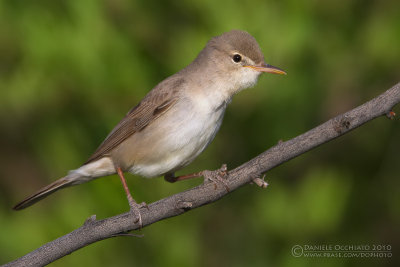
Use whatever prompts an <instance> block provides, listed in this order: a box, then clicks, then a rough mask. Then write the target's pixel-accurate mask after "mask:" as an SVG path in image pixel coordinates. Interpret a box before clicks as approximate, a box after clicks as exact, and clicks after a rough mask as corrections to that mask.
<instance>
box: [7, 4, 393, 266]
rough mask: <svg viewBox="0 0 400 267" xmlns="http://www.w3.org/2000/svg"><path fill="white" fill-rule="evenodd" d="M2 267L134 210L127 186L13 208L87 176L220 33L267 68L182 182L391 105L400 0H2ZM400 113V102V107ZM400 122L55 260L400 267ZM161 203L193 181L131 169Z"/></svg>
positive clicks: (99, 187)
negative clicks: (119, 133)
mask: <svg viewBox="0 0 400 267" xmlns="http://www.w3.org/2000/svg"><path fill="white" fill-rule="evenodd" d="M0 25H1V26H0V127H1V128H0V149H1V153H0V164H1V167H0V264H2V263H6V262H8V261H11V260H13V259H15V258H17V257H19V256H22V255H24V254H26V253H28V252H30V251H31V250H33V249H36V248H37V247H39V246H41V245H43V244H44V243H46V242H48V241H51V240H53V239H55V238H57V237H59V236H61V235H64V234H67V233H68V232H70V231H72V230H74V229H75V228H77V227H80V226H81V225H82V224H83V222H84V220H85V219H86V218H88V217H89V216H90V215H92V214H96V215H97V218H98V219H102V218H106V217H109V216H113V215H116V214H119V213H122V212H126V211H127V210H128V203H127V201H126V197H125V194H124V191H123V189H122V186H121V184H120V181H119V178H118V177H117V176H110V177H106V178H102V179H99V180H96V181H93V182H90V183H87V184H83V185H80V186H78V187H72V188H68V189H66V190H62V191H59V192H57V193H56V194H54V195H52V196H50V197H49V198H47V199H45V200H43V201H41V202H39V203H38V204H36V205H34V206H32V207H30V208H28V209H26V210H23V211H20V212H14V211H12V210H11V207H12V206H13V205H14V204H16V203H17V202H18V201H20V200H22V199H23V198H24V197H26V196H27V195H29V194H31V193H33V192H34V191H35V190H37V189H39V188H40V187H42V186H44V185H47V184H48V183H50V182H52V181H54V180H55V179H57V178H59V177H62V176H64V175H65V174H66V173H67V171H68V170H70V169H75V168H77V167H79V166H80V165H81V164H82V163H83V162H85V161H86V159H87V158H88V157H89V156H90V155H91V153H92V152H93V151H94V150H95V149H96V148H97V146H98V145H99V144H100V143H101V142H102V141H103V139H104V138H105V137H106V135H107V134H108V133H109V131H110V130H111V129H112V128H113V127H114V126H115V125H116V124H117V123H118V121H119V120H120V119H121V118H122V117H123V116H124V115H125V114H126V112H127V111H128V110H129V109H130V108H131V107H133V106H134V105H136V104H137V103H138V102H139V101H140V100H141V98H142V97H143V96H144V95H145V94H146V93H147V92H148V91H149V90H151V89H152V88H153V87H154V86H155V85H156V84H157V83H158V82H160V81H161V80H163V79H164V78H166V77H168V76H169V75H172V74H173V73H175V72H177V71H179V70H180V69H182V68H183V67H185V66H186V65H187V64H189V63H190V62H191V61H192V60H193V59H194V58H195V57H196V55H197V54H198V52H199V51H200V50H201V49H202V48H203V47H204V45H205V44H206V42H207V41H208V40H209V39H210V38H211V37H212V36H216V35H219V34H221V33H223V32H226V31H229V30H231V29H242V30H246V31H248V32H249V33H251V34H252V35H253V36H254V37H255V38H256V39H257V40H258V42H259V44H260V46H261V48H262V50H263V52H264V55H265V58H266V62H268V63H270V64H272V65H276V66H278V67H281V68H283V69H284V70H286V71H287V73H288V75H287V76H278V75H264V76H263V77H261V78H260V80H259V82H258V84H257V85H256V86H255V87H254V88H252V89H249V90H246V91H244V92H242V93H240V94H239V95H237V96H235V98H234V100H233V102H232V104H231V105H230V106H229V108H228V110H227V113H226V115H225V120H224V123H223V125H222V127H221V130H220V132H219V133H218V134H217V136H216V138H215V140H214V142H212V144H211V145H210V146H209V148H208V149H207V150H206V151H205V152H204V153H203V154H201V155H200V157H199V158H198V159H196V161H194V162H193V163H192V164H191V165H190V166H188V167H187V168H185V169H184V170H183V171H181V172H179V173H178V174H184V173H190V172H194V171H199V170H203V169H216V168H219V167H220V166H221V164H222V163H227V164H228V168H230V169H232V168H234V167H236V166H238V165H240V164H242V163H244V162H246V161H247V160H249V159H251V158H253V157H255V156H256V155H258V154H259V153H261V152H263V151H264V150H266V149H268V148H269V147H271V146H273V145H275V144H276V143H277V142H278V141H279V140H281V139H282V140H288V139H290V138H293V137H295V136H297V135H299V134H301V133H303V132H305V131H307V130H309V129H311V128H313V127H315V126H317V125H319V124H320V123H322V122H324V121H326V120H328V119H330V118H331V117H333V116H336V115H338V114H340V113H342V112H345V111H348V110H349V109H352V108H353V107H356V106H358V105H360V104H362V103H363V102H365V101H367V100H369V99H371V98H373V97H375V96H377V95H378V94H380V93H382V92H384V91H385V90H387V89H389V88H390V87H391V86H393V85H394V84H396V83H397V82H399V78H400V63H399V58H400V46H399V44H400V2H399V1H397V0H387V1H372V0H367V1H365V0H364V1H361V0H358V1H356V0H351V1H349V0H328V1H295V0H286V1H266V0H254V1H226V0H221V1H211V0H202V1H200V0H197V1H186V0H185V1H177V0H175V1H153V0H148V1H128V0H106V1H94V0H87V1H77V0H72V1H54V0H47V1H15V0H1V1H0ZM394 111H395V112H397V113H398V114H399V113H400V108H399V107H396V108H395V109H394ZM399 137H400V122H399V119H398V118H397V119H395V120H393V121H390V120H388V119H387V118H384V117H382V118H378V119H376V120H374V121H372V122H370V123H368V124H366V125H364V126H362V127H361V128H359V129H357V130H355V131H353V132H351V133H349V134H346V135H345V136H342V137H340V138H338V139H336V140H334V141H331V142H330V143H328V144H325V145H323V146H321V147H319V148H317V149H314V150H313V151H311V152H308V153H306V154H304V155H301V156H300V157H299V158H296V159H294V160H291V161H290V162H288V163H285V164H283V165H281V166H280V167H278V168H275V169H273V170H271V171H270V172H268V173H267V176H266V180H267V181H268V182H269V183H270V186H269V187H268V189H266V190H261V189H259V188H258V187H257V186H255V185H248V186H245V187H243V188H241V189H239V190H237V191H235V192H233V193H232V194H229V195H228V196H226V197H225V198H223V199H222V200H220V201H218V202H216V203H214V204H211V205H208V206H205V207H202V208H199V209H196V210H194V211H191V212H189V213H186V214H184V215H182V216H179V217H175V218H171V219H168V220H165V221H161V222H158V223H156V224H154V225H151V226H149V227H146V228H145V229H143V230H141V231H139V233H142V234H144V237H143V238H128V237H126V238H124V237H118V238H113V239H109V240H104V241H101V242H98V243H96V244H93V245H90V246H89V247H86V248H83V249H81V250H79V251H77V252H74V253H73V254H71V255H69V256H66V257H64V258H62V259H60V260H58V261H56V262H55V263H53V264H52V266H134V265H136V266H221V265H222V266H269V265H272V266H313V265H314V266H353V265H356V264H358V265H359V264H363V265H364V266H376V265H379V266H395V265H397V266H399V265H398V264H399V257H400V250H399V245H400V230H399V225H400V208H399V206H400V194H399V190H400V180H399V171H400V169H399V168H400V167H399V166H400V158H399V151H400V138H399ZM127 178H128V183H129V186H130V189H131V191H132V192H133V196H134V198H135V199H136V200H137V201H138V202H142V201H145V202H147V203H151V202H153V201H156V200H159V199H161V198H164V197H167V196H170V195H172V194H175V193H178V192H181V191H183V190H186V189H189V188H192V187H194V186H196V185H198V184H200V183H202V179H196V180H193V181H185V182H180V183H176V184H169V183H166V182H164V180H163V179H162V178H155V179H143V178H140V177H138V176H133V175H127ZM306 244H307V245H336V244H340V245H354V244H362V245H369V246H371V247H372V246H373V245H390V246H391V248H392V255H393V256H392V257H391V258H366V259H365V258H364V259H360V258H339V259H338V258H336V259H332V258H331V259H327V258H305V257H299V258H296V257H293V256H292V253H291V250H292V247H293V246H295V245H302V246H303V245H306Z"/></svg>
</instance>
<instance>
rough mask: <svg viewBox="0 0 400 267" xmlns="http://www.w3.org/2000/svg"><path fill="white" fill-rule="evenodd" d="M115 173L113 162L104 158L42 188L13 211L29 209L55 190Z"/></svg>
mask: <svg viewBox="0 0 400 267" xmlns="http://www.w3.org/2000/svg"><path fill="white" fill-rule="evenodd" d="M114 173H115V167H114V163H113V161H112V160H111V159H110V158H109V157H104V158H101V159H99V160H96V161H94V162H91V163H88V164H85V165H83V166H81V167H80V168H78V169H76V170H72V171H70V172H69V174H68V175H67V176H65V177H63V178H61V179H58V180H57V181H55V182H53V183H51V184H49V185H48V186H45V187H43V188H42V189H40V190H39V191H37V192H36V193H35V194H33V195H31V196H29V197H27V198H25V199H24V200H22V201H21V202H20V203H18V204H17V205H15V207H14V208H13V209H14V210H22V209H25V208H26V207H29V206H31V205H33V204H35V203H36V202H38V201H39V200H41V199H43V198H45V197H47V196H48V195H50V194H52V193H54V192H56V191H57V190H59V189H61V188H64V187H68V186H71V185H77V184H83V183H86V182H89V181H90V180H93V179H95V178H98V177H102V176H106V175H110V174H114Z"/></svg>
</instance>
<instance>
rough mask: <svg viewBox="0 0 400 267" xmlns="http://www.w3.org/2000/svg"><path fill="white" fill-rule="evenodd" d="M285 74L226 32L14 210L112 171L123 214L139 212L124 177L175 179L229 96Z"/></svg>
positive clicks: (253, 45)
mask: <svg viewBox="0 0 400 267" xmlns="http://www.w3.org/2000/svg"><path fill="white" fill-rule="evenodd" d="M262 73H272V74H286V72H285V71H284V70H282V69H280V68H278V67H274V66H272V65H269V64H267V63H265V61H264V55H263V53H262V51H261V48H260V46H259V44H258V43H257V41H256V39H255V38H254V37H253V36H252V35H250V34H249V33H248V32H246V31H242V30H231V31H229V32H225V33H223V34H221V35H219V36H215V37H213V38H211V39H210V40H209V41H208V42H207V44H206V46H205V47H204V48H203V49H202V50H201V51H200V53H199V54H198V55H197V57H196V58H195V59H194V60H193V61H192V62H191V63H190V64H189V65H188V66H186V67H185V68H183V69H182V70H180V71H179V72H177V73H176V74H174V75H172V76H170V77H168V78H166V79H165V80H163V81H161V82H160V83H159V84H158V85H156V86H155V87H154V88H153V89H152V90H151V91H150V92H148V94H147V95H146V96H145V97H144V98H143V99H142V100H141V101H140V102H139V103H138V104H137V105H136V106H135V107H134V108H132V109H131V110H130V111H129V112H128V113H127V114H126V116H125V117H124V118H123V119H122V120H121V121H120V122H119V123H118V124H117V125H116V126H115V128H114V129H113V130H112V131H111V132H110V133H109V135H108V136H107V137H106V138H105V140H104V141H103V142H102V143H101V144H100V146H99V147H98V148H97V150H95V152H94V153H93V154H92V155H91V156H90V157H89V158H88V160H87V161H86V162H84V163H83V165H82V166H81V167H79V168H77V169H74V170H71V171H69V172H68V174H67V175H66V176H65V177H62V178H60V179H58V180H56V181H55V182H53V183H51V184H49V185H47V186H45V187H43V188H42V189H40V190H39V191H37V192H35V193H34V194H32V195H30V196H28V197H27V198H25V199H24V200H22V201H21V202H19V203H18V204H16V205H15V206H14V208H13V209H14V210H21V209H24V208H26V207H28V206H30V205H32V204H34V203H36V202H37V201H39V200H41V199H43V198H45V197H46V196H48V195H50V194H52V193H54V192H55V191H57V190H59V189H62V188H65V187H69V186H73V185H78V184H82V183H86V182H88V181H91V180H93V179H96V178H99V177H103V176H108V175H112V174H118V176H119V177H120V179H121V182H122V184H123V187H124V190H125V193H126V195H127V198H128V202H129V205H130V210H131V211H132V212H134V213H135V214H137V216H138V220H137V221H136V222H139V223H140V224H141V215H140V211H139V209H140V208H141V207H142V206H141V205H140V204H137V203H136V201H135V200H134V199H133V198H132V196H131V194H130V191H129V188H128V186H127V184H126V180H125V177H124V173H126V172H128V173H132V174H135V175H139V176H143V177H146V178H151V177H157V176H164V178H165V180H167V181H168V182H176V181H180V180H184V179H188V178H192V177H194V176H196V175H184V176H178V177H175V172H176V171H178V170H180V169H182V168H183V167H185V166H187V165H188V164H190V163H191V162H192V161H193V160H194V159H195V158H196V157H197V156H198V155H199V154H200V153H201V152H203V150H204V149H205V148H206V147H207V146H208V145H209V144H210V142H211V141H212V140H213V139H214V137H215V135H216V133H217V132H218V130H219V128H220V126H221V123H222V120H223V117H224V113H225V110H226V108H227V106H228V104H229V103H230V102H231V100H232V97H233V96H234V95H235V94H237V93H238V92H240V91H242V90H243V89H246V88H249V87H252V86H254V85H255V84H256V82H257V80H258V78H259V76H260V74H262Z"/></svg>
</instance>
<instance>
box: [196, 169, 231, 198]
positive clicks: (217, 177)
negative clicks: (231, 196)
mask: <svg viewBox="0 0 400 267" xmlns="http://www.w3.org/2000/svg"><path fill="white" fill-rule="evenodd" d="M200 174H201V176H203V177H204V183H209V182H213V183H214V185H215V189H216V186H217V183H221V184H222V185H223V186H225V189H226V192H229V191H230V189H229V186H228V183H227V182H226V176H227V175H228V167H227V166H226V164H222V166H221V168H219V169H218V170H215V171H209V170H204V171H202V172H200Z"/></svg>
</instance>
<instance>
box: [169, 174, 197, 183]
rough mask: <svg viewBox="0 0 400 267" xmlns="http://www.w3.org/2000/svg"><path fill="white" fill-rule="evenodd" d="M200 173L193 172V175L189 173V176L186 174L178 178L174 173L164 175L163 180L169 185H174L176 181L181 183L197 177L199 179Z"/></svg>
mask: <svg viewBox="0 0 400 267" xmlns="http://www.w3.org/2000/svg"><path fill="white" fill-rule="evenodd" d="M201 176H203V175H202V172H195V173H190V174H186V175H180V176H178V177H176V176H175V174H174V173H168V174H166V175H164V180H165V181H167V182H170V183H175V182H178V181H182V180H188V179H192V178H197V177H201Z"/></svg>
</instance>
